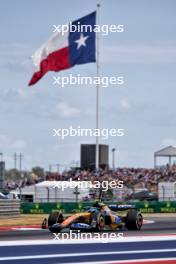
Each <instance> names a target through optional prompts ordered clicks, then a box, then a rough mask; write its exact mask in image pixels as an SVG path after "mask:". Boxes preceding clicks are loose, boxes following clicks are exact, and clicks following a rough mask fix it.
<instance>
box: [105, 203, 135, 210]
mask: <svg viewBox="0 0 176 264" xmlns="http://www.w3.org/2000/svg"><path fill="white" fill-rule="evenodd" d="M108 207H109V208H110V209H111V210H112V211H125V210H129V209H136V206H135V205H132V204H111V205H109V206H108Z"/></svg>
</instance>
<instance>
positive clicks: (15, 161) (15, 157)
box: [14, 152, 17, 169]
mask: <svg viewBox="0 0 176 264" xmlns="http://www.w3.org/2000/svg"><path fill="white" fill-rule="evenodd" d="M16 165H17V154H16V152H15V154H14V167H15V169H16V168H17V166H16Z"/></svg>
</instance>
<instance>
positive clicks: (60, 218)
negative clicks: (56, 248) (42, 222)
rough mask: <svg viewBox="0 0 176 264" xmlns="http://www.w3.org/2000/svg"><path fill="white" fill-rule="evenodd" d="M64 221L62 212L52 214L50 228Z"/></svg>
mask: <svg viewBox="0 0 176 264" xmlns="http://www.w3.org/2000/svg"><path fill="white" fill-rule="evenodd" d="M63 220H64V217H63V215H62V214H61V213H60V212H52V213H51V214H50V215H49V217H48V227H49V228H50V227H51V226H52V225H54V224H57V223H62V222H63Z"/></svg>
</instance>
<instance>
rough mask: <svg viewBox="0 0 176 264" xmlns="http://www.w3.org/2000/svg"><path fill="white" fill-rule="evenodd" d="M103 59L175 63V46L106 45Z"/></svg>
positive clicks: (117, 61) (103, 49) (120, 61)
mask: <svg viewBox="0 0 176 264" xmlns="http://www.w3.org/2000/svg"><path fill="white" fill-rule="evenodd" d="M102 51H103V52H100V53H101V54H102V56H101V58H100V59H101V61H102V62H105V63H144V64H153V63H156V64H158V63H174V62H175V61H176V47H175V46H164V45H157V46H144V45H138V46H137V45H136V46H132V45H130V46H118V45H116V46H113V45H112V46H104V47H102Z"/></svg>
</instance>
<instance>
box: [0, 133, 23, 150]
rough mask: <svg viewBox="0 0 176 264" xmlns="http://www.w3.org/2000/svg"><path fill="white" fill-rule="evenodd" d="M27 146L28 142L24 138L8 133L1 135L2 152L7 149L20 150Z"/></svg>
mask: <svg viewBox="0 0 176 264" xmlns="http://www.w3.org/2000/svg"><path fill="white" fill-rule="evenodd" d="M25 148H26V142H25V141H24V140H16V139H13V138H10V137H9V136H6V135H0V149H1V152H5V151H6V150H10V151H19V150H23V149H25Z"/></svg>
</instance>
